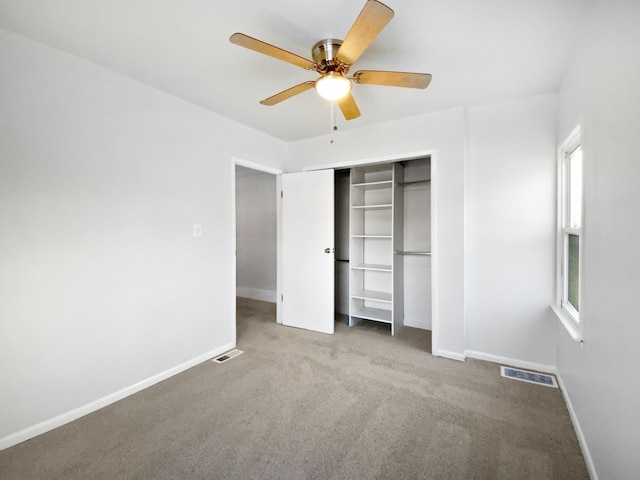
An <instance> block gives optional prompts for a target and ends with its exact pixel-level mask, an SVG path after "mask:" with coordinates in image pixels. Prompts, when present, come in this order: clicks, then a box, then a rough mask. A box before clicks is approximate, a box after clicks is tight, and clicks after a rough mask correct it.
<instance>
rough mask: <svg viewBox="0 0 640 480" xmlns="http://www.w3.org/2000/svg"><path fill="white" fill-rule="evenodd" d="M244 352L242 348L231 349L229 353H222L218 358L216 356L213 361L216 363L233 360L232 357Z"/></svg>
mask: <svg viewBox="0 0 640 480" xmlns="http://www.w3.org/2000/svg"><path fill="white" fill-rule="evenodd" d="M243 353H244V352H243V351H242V350H238V349H235V350H230V351H228V352H227V353H223V354H222V355H218V356H217V357H216V358H214V359H213V360H211V361H212V362H215V363H224V362H226V361H227V360H231V359H232V358H235V357H237V356H238V355H242V354H243Z"/></svg>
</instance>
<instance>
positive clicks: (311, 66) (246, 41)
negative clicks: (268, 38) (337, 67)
mask: <svg viewBox="0 0 640 480" xmlns="http://www.w3.org/2000/svg"><path fill="white" fill-rule="evenodd" d="M229 41H230V42H231V43H235V44H236V45H240V46H241V47H244V48H248V49H250V50H254V51H256V52H258V53H262V54H264V55H269V56H270V57H274V58H277V59H278V60H283V61H285V62H288V63H292V64H294V65H297V66H298V67H302V68H304V69H307V70H315V68H316V64H315V63H313V62H312V61H311V60H307V59H306V58H304V57H301V56H300V55H296V54H295V53H291V52H288V51H286V50H283V49H281V48H278V47H274V46H273V45H271V44H269V43H266V42H263V41H262V40H258V39H256V38H253V37H250V36H248V35H245V34H244V33H234V34H233V35H231V37H229Z"/></svg>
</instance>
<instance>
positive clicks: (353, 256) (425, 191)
mask: <svg viewBox="0 0 640 480" xmlns="http://www.w3.org/2000/svg"><path fill="white" fill-rule="evenodd" d="M334 208H335V310H336V312H335V313H336V321H337V322H341V323H344V324H347V325H349V326H350V327H354V326H358V327H360V328H368V329H376V330H380V331H383V332H386V333H387V334H389V335H393V336H400V337H403V336H406V335H408V334H410V333H411V331H412V330H413V329H420V330H421V331H422V332H413V333H417V334H418V335H423V336H424V335H427V333H426V332H424V331H428V332H429V333H428V337H429V341H428V344H429V350H430V349H431V337H430V331H431V328H432V322H431V311H432V306H431V290H432V288H431V287H432V285H431V282H432V271H431V159H430V157H422V158H416V159H410V160H403V161H399V162H390V163H385V164H375V165H359V166H356V167H352V168H346V169H338V170H336V171H335V203H334ZM403 331H404V334H403Z"/></svg>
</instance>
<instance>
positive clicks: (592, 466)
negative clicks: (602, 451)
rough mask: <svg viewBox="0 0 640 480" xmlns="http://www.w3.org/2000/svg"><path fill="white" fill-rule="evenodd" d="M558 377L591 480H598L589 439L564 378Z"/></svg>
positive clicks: (557, 374) (558, 375)
mask: <svg viewBox="0 0 640 480" xmlns="http://www.w3.org/2000/svg"><path fill="white" fill-rule="evenodd" d="M556 377H557V379H558V385H559V386H560V391H561V392H562V397H563V398H564V403H565V404H566V405H567V410H569V417H570V418H571V423H573V429H574V430H575V432H576V437H578V443H579V444H580V449H581V450H582V456H583V457H584V461H585V463H586V464H587V471H588V472H589V477H590V478H591V480H598V473H597V472H596V466H595V464H594V463H593V458H592V457H591V452H590V451H589V446H588V445H587V439H586V438H585V436H584V433H583V431H582V427H581V426H580V421H579V420H578V416H577V415H576V411H575V410H574V409H573V404H572V403H571V398H570V397H569V393H568V392H567V389H566V388H565V386H564V382H563V381H562V377H561V376H560V374H559V373H556Z"/></svg>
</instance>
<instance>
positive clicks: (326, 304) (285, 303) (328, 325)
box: [282, 170, 335, 333]
mask: <svg viewBox="0 0 640 480" xmlns="http://www.w3.org/2000/svg"><path fill="white" fill-rule="evenodd" d="M282 192H283V196H282V297H283V298H282V323H283V324H284V325H288V326H291V327H299V328H306V329H308V330H315V331H317V332H322V333H333V331H334V321H335V310H334V278H335V277H334V217H333V216H334V210H333V205H334V179H333V170H318V171H315V172H301V173H288V174H284V175H282Z"/></svg>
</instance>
